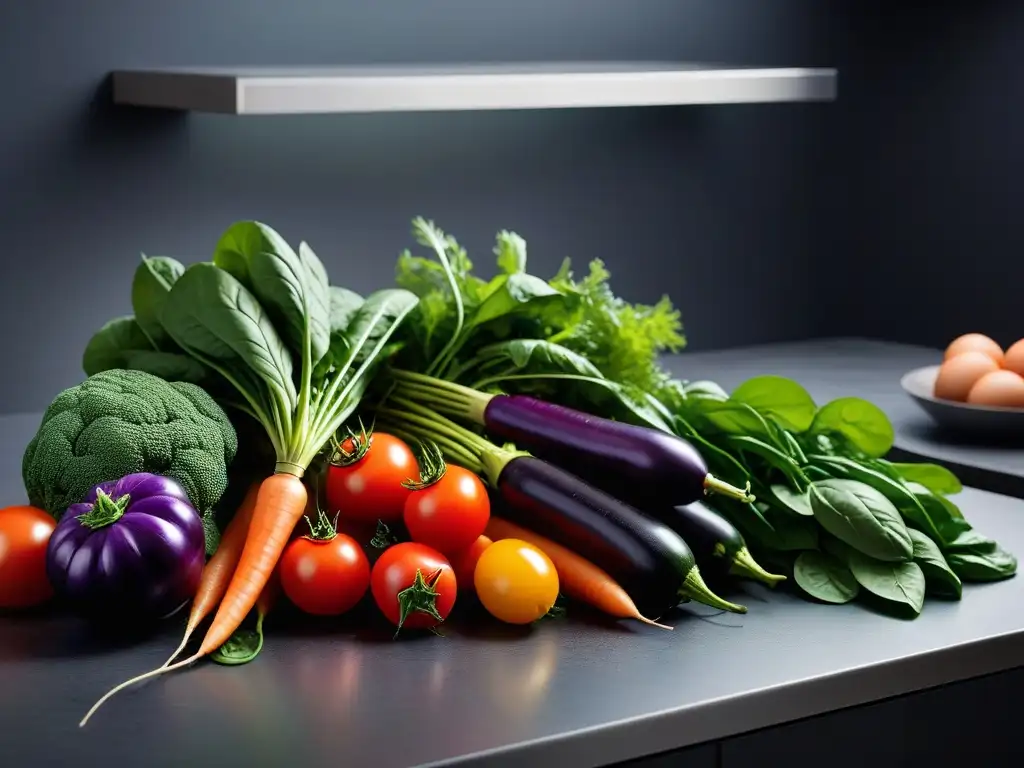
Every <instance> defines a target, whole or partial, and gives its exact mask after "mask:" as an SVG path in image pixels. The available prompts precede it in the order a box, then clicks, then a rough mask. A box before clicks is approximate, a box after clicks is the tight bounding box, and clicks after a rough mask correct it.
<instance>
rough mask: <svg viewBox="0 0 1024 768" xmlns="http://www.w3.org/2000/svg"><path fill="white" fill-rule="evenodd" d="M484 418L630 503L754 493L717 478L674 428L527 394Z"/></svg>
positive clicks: (493, 403) (497, 399)
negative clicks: (646, 424)
mask: <svg viewBox="0 0 1024 768" xmlns="http://www.w3.org/2000/svg"><path fill="white" fill-rule="evenodd" d="M483 419H484V427H485V429H487V431H488V432H489V433H490V434H492V435H493V436H495V437H497V438H500V439H501V440H507V441H509V442H512V443H515V444H516V445H517V446H518V447H520V448H522V449H523V450H526V451H529V452H530V453H532V454H533V455H534V456H536V457H537V458H539V459H544V460H545V461H549V462H551V463H552V464H556V465H558V466H560V467H562V468H563V469H566V470H568V471H569V472H572V473H573V474H574V475H577V476H578V477H580V478H582V479H584V480H586V481H587V482H589V483H591V484H592V485H594V486H596V487H598V488H601V489H602V490H604V491H607V492H608V493H610V494H612V495H613V496H615V497H616V498H620V499H624V500H626V501H628V502H630V503H637V501H641V500H642V501H643V502H644V505H645V506H646V505H647V504H658V505H665V506H669V505H671V506H674V505H676V504H689V503H691V502H694V501H697V500H698V499H701V498H703V497H704V494H705V493H707V492H709V491H717V492H721V493H725V494H727V495H732V496H734V497H739V498H746V497H747V495H746V493H745V492H744V491H741V490H740V489H738V488H733V487H732V486H731V485H728V484H726V483H723V482H721V481H720V480H718V479H717V478H715V477H714V476H713V475H712V474H711V473H710V472H709V471H708V465H707V464H706V463H705V462H704V458H703V457H702V456H701V455H700V453H699V452H698V451H697V449H696V448H694V447H693V445H692V444H691V443H689V442H687V441H686V440H683V439H682V438H680V437H676V436H675V435H670V434H668V433H667V432H661V431H659V430H656V429H650V428H648V427H638V426H636V425H634V424H626V423H623V422H619V421H611V420H610V419H602V418H600V417H597V416H591V415H589V414H586V413H583V412H581V411H576V410H573V409H572V408H566V407H564V406H561V405H555V404H554V403H548V402H545V401H543V400H538V399H536V398H534V397H528V396H526V395H496V396H494V397H492V398H491V400H490V402H489V403H487V407H486V408H485V409H484V413H483Z"/></svg>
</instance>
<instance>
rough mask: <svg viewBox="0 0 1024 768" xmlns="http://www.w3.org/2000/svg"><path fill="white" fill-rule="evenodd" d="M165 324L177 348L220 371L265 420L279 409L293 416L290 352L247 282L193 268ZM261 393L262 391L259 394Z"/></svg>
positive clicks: (177, 287) (209, 268)
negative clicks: (264, 398)
mask: <svg viewBox="0 0 1024 768" xmlns="http://www.w3.org/2000/svg"><path fill="white" fill-rule="evenodd" d="M160 321H161V323H162V324H163V326H164V328H166V329H167V332H168V333H169V334H170V335H171V337H172V338H173V339H174V341H175V342H177V344H178V345H179V346H180V347H181V348H182V349H184V350H185V351H187V352H188V353H189V354H190V355H192V356H193V357H195V358H196V359H197V360H200V361H202V362H204V363H205V364H206V365H208V366H210V367H211V368H214V369H215V370H217V371H218V372H220V373H221V374H222V375H224V376H225V378H227V379H228V380H229V381H232V382H238V384H239V385H241V386H238V387H236V388H238V389H239V391H240V392H242V393H243V394H244V395H245V396H246V400H247V402H248V403H249V406H250V407H251V408H253V410H254V411H255V412H256V414H257V415H262V416H263V417H266V418H261V421H263V422H264V423H267V424H273V423H274V420H273V418H271V414H272V413H273V410H275V409H276V410H278V412H279V413H284V412H291V411H293V410H294V408H295V403H296V392H295V384H294V382H293V380H292V359H291V356H290V355H289V354H288V349H287V348H286V347H285V345H284V342H283V341H282V340H281V337H280V336H279V335H278V333H277V330H276V329H275V328H274V325H273V324H272V323H271V322H270V318H269V317H267V315H266V313H265V312H264V310H263V307H262V306H260V303H259V302H258V301H257V300H256V297H255V296H253V295H252V294H251V293H250V292H249V291H248V290H247V289H246V287H245V286H244V285H242V283H240V282H239V281H238V280H237V279H235V278H234V277H232V276H231V274H229V273H228V272H226V271H225V270H223V269H220V268H219V267H216V266H214V265H213V264H210V263H208V262H200V263H198V264H193V265H192V266H190V267H189V268H188V269H186V270H185V273H184V274H183V275H182V276H181V277H179V278H178V281H177V282H176V283H175V284H174V287H173V288H172V289H171V295H170V297H169V299H168V301H167V303H166V304H165V305H164V311H163V314H162V315H161V316H160ZM257 380H259V381H261V382H262V383H263V384H265V385H266V386H267V387H268V388H269V391H270V392H271V393H272V395H273V405H274V409H271V410H268V409H267V408H266V406H267V405H268V403H266V402H260V395H261V391H258V388H259V385H258V384H257ZM254 390H257V391H254Z"/></svg>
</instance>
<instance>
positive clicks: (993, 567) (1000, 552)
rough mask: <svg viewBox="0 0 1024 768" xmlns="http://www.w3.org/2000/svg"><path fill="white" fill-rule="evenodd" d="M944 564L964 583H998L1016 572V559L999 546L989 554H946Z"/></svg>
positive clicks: (963, 552)
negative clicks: (947, 564)
mask: <svg viewBox="0 0 1024 768" xmlns="http://www.w3.org/2000/svg"><path fill="white" fill-rule="evenodd" d="M946 562H948V563H949V567H950V568H952V569H953V571H954V572H955V573H956V575H957V576H959V577H960V578H961V579H963V580H964V581H998V580H999V579H1007V578H1009V577H1011V576H1013V575H1014V574H1015V573H1016V572H1017V558H1016V556H1015V555H1013V554H1012V553H1010V552H1007V551H1006V550H1005V549H1003V548H1002V547H1000V546H998V545H997V546H996V547H995V548H994V549H992V550H991V551H990V552H972V551H970V550H957V551H953V552H946Z"/></svg>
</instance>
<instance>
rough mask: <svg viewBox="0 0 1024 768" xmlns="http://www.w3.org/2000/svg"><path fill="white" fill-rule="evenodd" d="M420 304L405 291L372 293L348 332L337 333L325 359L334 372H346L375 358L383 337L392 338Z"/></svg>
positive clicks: (355, 313)
mask: <svg viewBox="0 0 1024 768" xmlns="http://www.w3.org/2000/svg"><path fill="white" fill-rule="evenodd" d="M416 303H417V299H416V296H415V295H413V294H412V293H410V292H409V291H406V290H403V289H401V288H385V289H383V290H379V291H375V292H374V293H371V294H370V295H369V296H367V297H366V300H365V301H364V302H363V303H362V304H361V305H360V306H359V308H358V309H356V310H355V312H353V313H352V317H351V319H350V320H349V323H348V326H347V327H346V328H345V331H344V333H340V334H333V336H334V344H333V345H332V347H331V350H330V353H329V354H328V356H327V357H326V358H325V360H330V361H331V365H332V367H333V369H334V370H340V371H345V370H347V369H348V368H349V367H350V366H352V365H353V364H358V363H361V362H363V361H364V360H365V359H366V358H367V357H368V356H370V355H375V354H376V346H377V344H378V342H379V341H380V340H381V338H386V337H387V336H390V335H391V333H392V331H393V330H394V328H395V326H396V325H397V324H398V323H400V322H401V321H402V319H403V318H404V317H405V316H406V315H407V314H409V312H411V311H412V310H413V308H414V307H415V306H416Z"/></svg>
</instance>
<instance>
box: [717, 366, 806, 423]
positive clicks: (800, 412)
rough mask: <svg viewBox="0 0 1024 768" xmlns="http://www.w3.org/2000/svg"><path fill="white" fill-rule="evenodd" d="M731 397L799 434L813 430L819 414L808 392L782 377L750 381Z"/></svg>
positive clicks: (758, 378)
mask: <svg viewBox="0 0 1024 768" xmlns="http://www.w3.org/2000/svg"><path fill="white" fill-rule="evenodd" d="M730 397H731V399H732V400H735V401H736V402H739V403H746V404H747V405H749V406H750V407H751V408H754V409H755V410H756V411H758V413H761V414H762V415H764V416H768V417H769V418H772V419H775V420H776V421H777V422H779V424H781V425H782V426H783V427H785V428H786V429H791V430H794V431H796V432H804V431H805V430H807V429H809V428H810V426H811V423H812V422H813V421H814V415H815V413H817V411H818V406H816V405H815V404H814V400H813V399H812V398H811V396H810V395H809V394H808V393H807V390H806V389H804V388H803V387H802V386H800V385H799V384H797V383H796V382H795V381H793V380H792V379H787V378H784V377H782V376H756V377H754V378H752V379H747V380H746V381H745V382H743V383H742V384H740V385H739V386H738V387H736V389H734V390H733V392H732V394H731V395H730Z"/></svg>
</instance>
